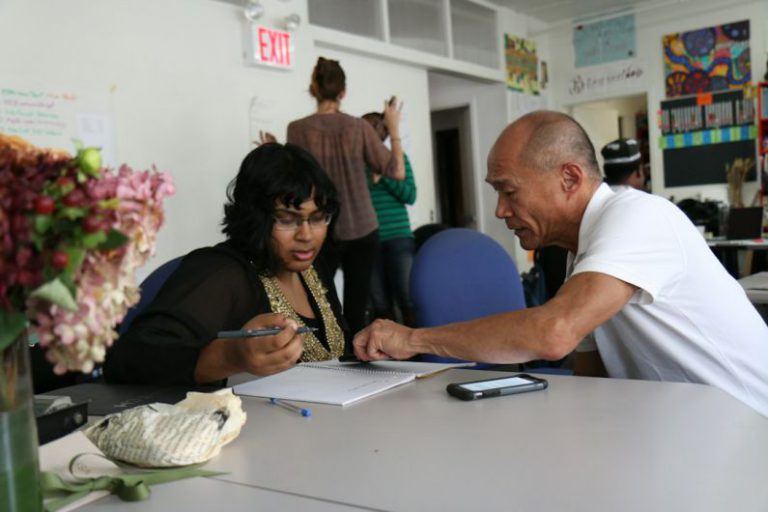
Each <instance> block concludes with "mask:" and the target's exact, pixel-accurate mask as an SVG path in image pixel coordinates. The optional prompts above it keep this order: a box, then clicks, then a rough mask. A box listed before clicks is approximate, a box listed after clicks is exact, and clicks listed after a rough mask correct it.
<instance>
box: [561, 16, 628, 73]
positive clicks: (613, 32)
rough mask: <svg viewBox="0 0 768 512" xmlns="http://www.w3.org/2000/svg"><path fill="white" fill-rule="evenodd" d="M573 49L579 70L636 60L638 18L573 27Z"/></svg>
mask: <svg viewBox="0 0 768 512" xmlns="http://www.w3.org/2000/svg"><path fill="white" fill-rule="evenodd" d="M573 48H574V51H575V52H576V55H575V57H576V67H577V68H581V67H585V66H595V65H598V64H604V63H606V62H613V61H617V60H624V59H631V58H634V57H635V55H636V50H635V15H634V14H625V15H623V16H618V17H616V18H610V19H607V20H600V21H595V22H593V23H587V22H585V23H581V24H576V25H574V27H573Z"/></svg>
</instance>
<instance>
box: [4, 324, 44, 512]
mask: <svg viewBox="0 0 768 512" xmlns="http://www.w3.org/2000/svg"><path fill="white" fill-rule="evenodd" d="M33 396H34V392H33V388H32V369H31V367H30V364H29V348H28V344H27V334H26V333H24V334H22V335H21V336H19V337H18V338H17V339H16V340H15V341H14V342H13V343H11V344H10V345H9V346H8V347H6V348H5V349H3V350H1V351H0V510H2V511H6V510H7V511H9V512H11V511H13V512H16V511H24V512H26V511H28V510H29V511H35V512H37V511H40V510H42V497H41V494H40V487H39V480H40V479H39V472H40V469H39V463H38V457H37V446H38V442H37V424H36V423H35V415H34V404H33Z"/></svg>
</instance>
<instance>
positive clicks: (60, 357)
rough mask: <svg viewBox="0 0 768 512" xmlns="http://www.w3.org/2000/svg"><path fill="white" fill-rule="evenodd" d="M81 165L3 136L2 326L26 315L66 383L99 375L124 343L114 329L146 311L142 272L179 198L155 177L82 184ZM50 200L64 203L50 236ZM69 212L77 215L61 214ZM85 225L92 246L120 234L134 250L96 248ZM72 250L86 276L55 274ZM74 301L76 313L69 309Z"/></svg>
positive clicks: (109, 176)
mask: <svg viewBox="0 0 768 512" xmlns="http://www.w3.org/2000/svg"><path fill="white" fill-rule="evenodd" d="M9 140H10V142H8V141H9ZM74 162H76V160H74V159H72V158H71V157H69V156H68V155H62V154H54V153H51V152H49V151H47V150H38V149H37V148H34V147H33V146H30V145H29V144H28V143H25V142H23V141H22V142H21V143H19V140H18V139H15V138H8V137H6V136H3V135H2V134H0V233H1V234H0V317H2V316H3V315H6V316H7V315H11V314H12V313H13V312H14V311H17V312H23V313H24V314H25V315H26V317H27V319H28V320H29V322H30V327H31V329H32V331H33V332H34V333H36V334H37V336H38V339H39V342H40V344H41V346H43V347H46V358H47V359H48V360H49V361H50V362H51V363H53V364H54V371H55V372H56V373H65V372H67V371H73V370H76V371H82V372H90V371H92V369H93V367H94V364H95V363H100V362H102V361H103V360H104V356H105V354H106V350H107V348H108V347H109V346H110V345H111V344H112V343H113V342H114V340H115V338H116V337H117V333H116V332H115V330H114V327H115V326H116V325H117V324H118V323H119V322H120V321H121V320H122V319H123V317H124V316H125V313H126V312H127V310H128V309H129V308H130V307H131V306H132V305H134V304H135V303H136V302H138V299H139V292H138V287H137V283H136V282H135V277H134V275H135V271H136V269H137V268H138V267H140V266H141V265H143V264H144V263H145V262H146V260H147V258H148V257H149V256H150V255H151V253H152V252H153V251H154V246H155V241H156V239H157V232H158V230H159V229H160V226H161V225H162V223H163V200H164V199H165V198H166V197H168V196H170V195H172V194H173V193H174V187H173V183H172V180H171V178H170V176H169V175H168V174H165V173H160V172H158V171H157V169H155V168H154V167H153V168H152V170H151V171H150V170H144V171H135V170H133V169H132V168H131V167H129V166H127V165H121V166H120V167H119V169H118V170H117V171H116V172H115V171H111V170H109V169H101V170H100V171H98V172H97V173H95V174H90V173H80V174H78V173H79V170H78V168H77V167H76V165H75V164H74ZM42 195H45V196H47V197H50V198H53V199H54V202H55V208H54V211H53V212H51V213H47V215H48V217H50V218H52V219H56V222H51V223H50V224H48V226H49V227H47V228H44V229H43V230H42V231H40V230H39V226H45V225H46V224H45V222H46V221H45V218H44V216H41V214H40V213H39V212H36V211H35V210H34V205H35V202H36V201H37V199H38V197H40V196H42ZM66 208H69V213H60V212H62V211H65V209H66ZM73 208H74V209H75V210H72V209H73ZM73 211H75V216H74V217H72V216H71V215H72V212H73ZM81 212H82V213H81ZM81 215H82V216H83V217H81ZM84 216H91V217H92V218H90V219H88V220H89V222H90V224H89V229H90V230H89V232H88V235H89V236H103V237H104V238H103V239H102V242H103V241H106V238H107V237H106V232H107V231H109V230H112V229H114V230H116V231H119V232H120V233H122V235H124V236H125V238H126V239H127V242H126V243H125V244H124V245H122V246H120V247H114V246H106V245H105V246H103V247H102V246H101V245H99V244H101V243H102V242H98V240H97V239H93V240H97V241H96V244H97V245H95V246H94V245H93V241H89V240H88V239H86V238H85V233H84V231H83V229H82V228H81V227H80V226H81V223H82V219H83V218H84ZM41 219H42V220H41ZM94 221H95V222H94ZM40 222H43V224H40ZM105 230H106V231H105ZM99 233H102V234H101V235H99ZM62 250H66V251H69V254H70V257H74V258H77V254H82V259H81V260H80V259H77V260H76V261H80V263H79V266H77V267H75V268H67V269H63V270H62V269H58V270H56V269H52V267H51V266H50V265H51V261H50V256H51V254H52V253H53V252H55V251H59V252H60V251H62ZM44 276H45V277H44ZM44 279H47V280H48V281H46V282H45V285H51V284H53V283H54V282H56V281H58V282H59V286H58V287H54V288H55V292H54V291H51V290H48V291H47V292H45V293H42V294H38V292H36V289H38V286H39V285H40V284H42V283H43V281H44ZM66 283H71V284H73V285H74V294H71V291H66V290H69V288H67V286H68V285H67V284H66ZM69 286H71V285H69ZM40 290H42V288H40ZM33 292H35V293H34V294H33ZM67 293H70V294H71V295H72V296H71V298H72V299H73V301H74V302H70V305H72V304H74V305H75V306H76V307H75V308H74V310H72V309H68V308H67V307H65V306H66V301H64V302H61V301H62V300H64V299H62V294H64V295H66V294H67ZM9 318H13V317H9ZM0 319H1V318H0ZM0 334H1V333H0Z"/></svg>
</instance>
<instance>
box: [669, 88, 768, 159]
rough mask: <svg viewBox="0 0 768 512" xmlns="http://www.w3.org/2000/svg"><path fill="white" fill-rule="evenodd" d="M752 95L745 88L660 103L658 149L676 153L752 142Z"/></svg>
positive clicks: (753, 117)
mask: <svg viewBox="0 0 768 512" xmlns="http://www.w3.org/2000/svg"><path fill="white" fill-rule="evenodd" d="M753 94H754V90H753V89H751V88H747V89H740V90H729V91H721V92H711V93H702V94H697V95H694V96H688V97H679V98H675V99H671V100H665V101H662V102H661V119H660V121H661V122H660V128H661V137H660V138H659V146H660V147H661V148H662V149H676V148H683V147H692V146H702V145H708V144H719V143H723V142H737V141H746V140H754V139H755V138H756V137H757V132H758V129H757V127H756V126H755V120H756V118H757V117H758V116H757V112H756V111H755V102H754V96H753ZM766 128H768V125H766Z"/></svg>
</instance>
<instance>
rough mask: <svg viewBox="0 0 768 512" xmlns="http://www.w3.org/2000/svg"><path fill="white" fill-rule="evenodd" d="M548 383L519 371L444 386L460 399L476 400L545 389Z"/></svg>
mask: <svg viewBox="0 0 768 512" xmlns="http://www.w3.org/2000/svg"><path fill="white" fill-rule="evenodd" d="M547 385H548V383H547V381H546V380H544V379H540V378H538V377H533V376H531V375H528V374H527V373H519V374H517V375H513V376H511V377H500V378H495V379H484V380H474V381H471V382H455V383H453V384H448V387H446V388H445V390H446V391H448V394H449V395H453V396H455V397H456V398H461V399H462V400H478V399H480V398H490V397H492V396H502V395H513V394H516V393H525V392H527V391H537V390H539V389H546V387H547Z"/></svg>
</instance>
